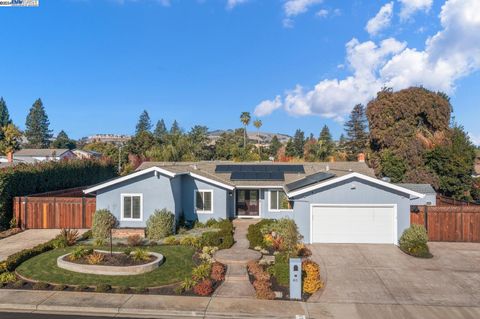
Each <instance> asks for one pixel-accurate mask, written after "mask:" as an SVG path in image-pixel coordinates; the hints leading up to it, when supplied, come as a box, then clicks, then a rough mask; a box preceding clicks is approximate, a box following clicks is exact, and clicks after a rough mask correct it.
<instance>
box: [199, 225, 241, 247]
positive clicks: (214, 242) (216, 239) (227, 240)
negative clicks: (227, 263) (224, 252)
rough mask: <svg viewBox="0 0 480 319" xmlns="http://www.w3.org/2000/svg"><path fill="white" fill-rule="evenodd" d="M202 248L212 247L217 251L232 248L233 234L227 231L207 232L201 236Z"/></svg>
mask: <svg viewBox="0 0 480 319" xmlns="http://www.w3.org/2000/svg"><path fill="white" fill-rule="evenodd" d="M201 244H202V246H214V247H218V248H219V249H228V248H230V247H232V246H233V244H234V239H233V234H232V233H231V232H230V231H228V230H223V229H221V230H219V231H209V232H205V233H203V234H202V239H201Z"/></svg>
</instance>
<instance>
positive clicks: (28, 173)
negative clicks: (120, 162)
mask: <svg viewBox="0 0 480 319" xmlns="http://www.w3.org/2000/svg"><path fill="white" fill-rule="evenodd" d="M115 176H117V172H116V166H115V164H114V163H111V162H110V161H104V160H68V161H49V162H42V163H36V164H24V165H15V167H13V166H12V167H6V168H3V169H2V170H1V172H0V229H2V228H6V227H7V226H8V223H9V221H10V220H11V218H12V212H13V197H14V196H23V195H28V194H34V193H37V194H38V193H44V192H49V191H55V190H59V189H66V188H72V187H78V186H85V185H93V184H96V183H99V182H103V181H105V180H107V179H110V178H112V177H115Z"/></svg>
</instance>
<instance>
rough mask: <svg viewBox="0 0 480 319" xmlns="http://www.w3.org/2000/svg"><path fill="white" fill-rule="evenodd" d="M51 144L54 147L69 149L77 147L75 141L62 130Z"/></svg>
mask: <svg viewBox="0 0 480 319" xmlns="http://www.w3.org/2000/svg"><path fill="white" fill-rule="evenodd" d="M52 146H53V147H54V148H68V149H69V150H73V149H74V148H76V147H77V143H76V142H75V141H74V140H72V139H70V138H69V137H68V135H67V133H65V131H64V130H61V131H60V133H58V135H57V138H56V139H55V141H53V143H52Z"/></svg>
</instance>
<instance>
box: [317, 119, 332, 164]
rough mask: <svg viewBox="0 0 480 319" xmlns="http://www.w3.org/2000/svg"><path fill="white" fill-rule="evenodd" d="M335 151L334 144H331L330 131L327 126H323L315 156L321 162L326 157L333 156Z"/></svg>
mask: <svg viewBox="0 0 480 319" xmlns="http://www.w3.org/2000/svg"><path fill="white" fill-rule="evenodd" d="M334 150H335V144H334V143H333V139H332V134H330V129H329V128H328V126H326V125H325V126H323V128H322V131H321V132H320V137H319V138H318V150H317V156H318V159H319V160H321V161H325V160H327V159H328V157H330V156H332V155H333V151H334Z"/></svg>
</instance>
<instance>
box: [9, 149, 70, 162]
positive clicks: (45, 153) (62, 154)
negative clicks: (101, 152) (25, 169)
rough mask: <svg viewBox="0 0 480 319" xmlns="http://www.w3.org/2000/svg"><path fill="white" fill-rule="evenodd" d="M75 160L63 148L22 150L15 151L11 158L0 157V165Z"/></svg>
mask: <svg viewBox="0 0 480 319" xmlns="http://www.w3.org/2000/svg"><path fill="white" fill-rule="evenodd" d="M71 158H76V155H75V154H74V153H73V152H72V151H71V150H69V149H63V148H42V149H34V148H24V149H21V150H19V151H16V152H15V153H14V154H13V158H9V156H2V157H0V163H14V164H17V163H36V162H44V161H58V160H61V159H71Z"/></svg>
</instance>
